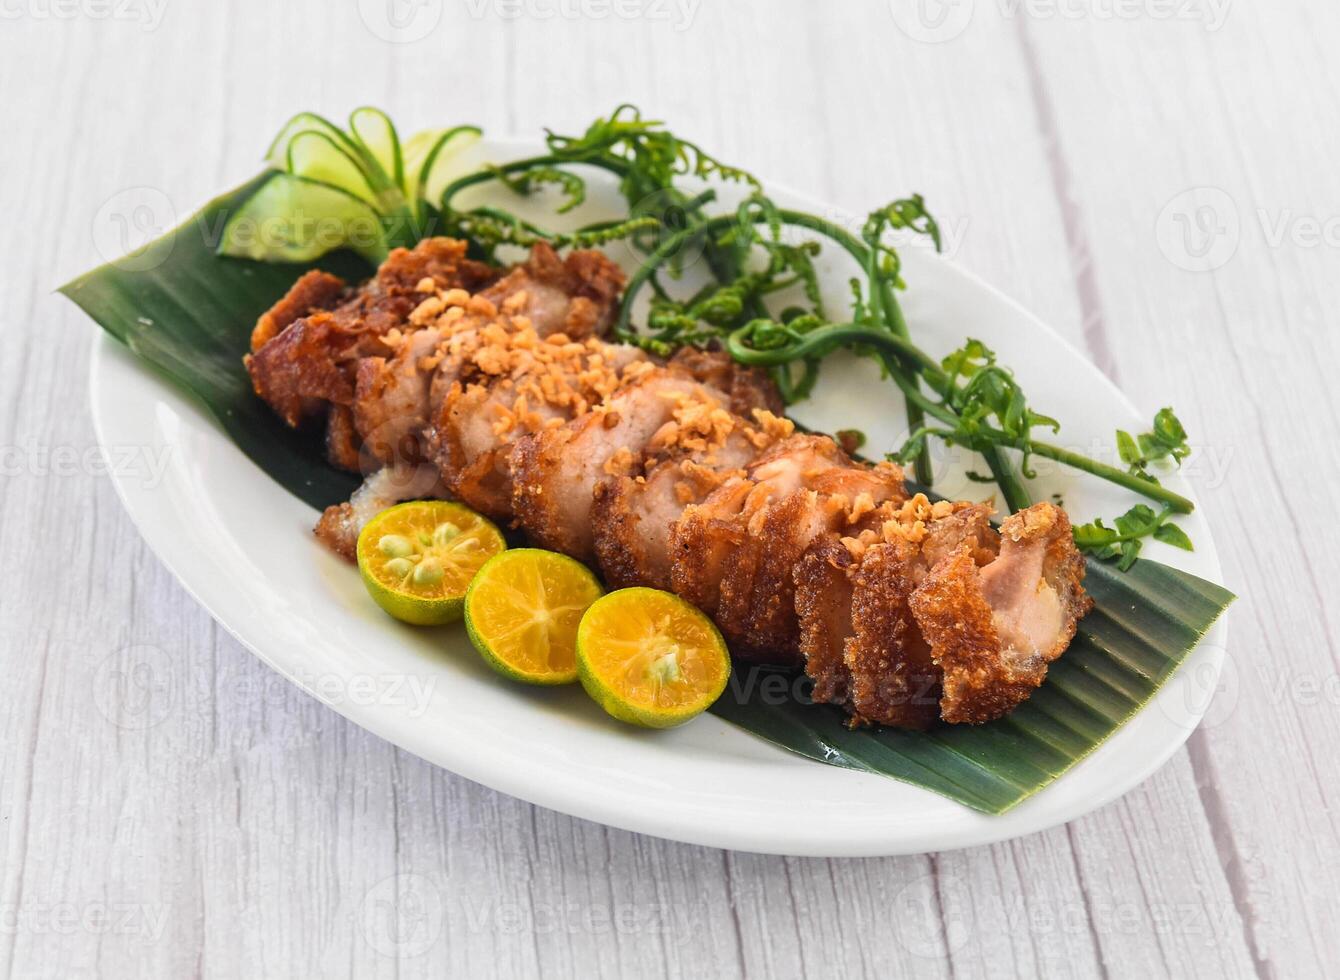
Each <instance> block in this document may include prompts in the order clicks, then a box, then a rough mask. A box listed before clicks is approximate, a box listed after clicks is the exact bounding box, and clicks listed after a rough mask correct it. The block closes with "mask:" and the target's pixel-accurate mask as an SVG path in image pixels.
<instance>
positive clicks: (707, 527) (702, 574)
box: [670, 477, 753, 617]
mask: <svg viewBox="0 0 1340 980" xmlns="http://www.w3.org/2000/svg"><path fill="white" fill-rule="evenodd" d="M752 490H753V484H752V483H750V482H749V481H748V480H745V479H742V478H738V477H737V478H734V479H730V480H727V481H726V482H725V483H724V484H722V485H721V486H720V487H719V488H718V489H716V490H714V491H712V493H711V494H709V495H708V497H707V499H706V500H704V501H703V502H702V503H701V504H694V505H690V506H689V507H686V508H685V509H684V514H683V516H681V517H680V519H679V520H678V521H677V522H676V523H675V526H674V529H673V530H672V531H671V535H670V548H671V556H672V557H671V566H670V582H671V587H672V589H673V591H674V592H676V593H677V594H679V595H680V596H683V597H684V598H685V599H687V600H688V601H689V602H691V603H693V604H694V605H695V606H697V607H698V608H699V609H701V610H702V611H703V612H705V613H707V614H708V615H709V616H713V617H715V616H716V612H717V606H718V604H719V603H720V600H721V580H722V579H723V578H724V577H725V575H726V570H727V568H728V567H729V566H730V564H731V563H732V562H733V561H734V560H735V557H736V555H737V554H738V552H739V550H740V547H741V545H742V544H743V543H744V542H745V540H746V538H747V532H746V530H745V528H744V525H743V523H742V522H741V521H740V520H739V519H738V516H739V512H740V508H741V507H742V506H743V504H744V500H745V498H746V497H747V496H748V494H749V493H750V492H751V491H752Z"/></svg>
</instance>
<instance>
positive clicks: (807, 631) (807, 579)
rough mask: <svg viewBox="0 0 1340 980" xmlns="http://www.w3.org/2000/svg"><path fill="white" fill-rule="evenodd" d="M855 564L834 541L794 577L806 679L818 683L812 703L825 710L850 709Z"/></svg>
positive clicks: (812, 553) (818, 547) (822, 544)
mask: <svg viewBox="0 0 1340 980" xmlns="http://www.w3.org/2000/svg"><path fill="white" fill-rule="evenodd" d="M855 564H856V561H855V559H854V558H853V557H852V554H851V552H850V551H848V550H847V548H846V547H845V546H844V545H843V544H842V543H841V542H840V541H838V540H836V539H835V538H828V539H825V540H822V541H819V542H817V543H816V544H815V545H814V546H813V547H812V548H810V550H809V551H808V552H806V554H805V556H804V557H803V558H802V559H801V560H800V562H799V563H797V565H796V567H795V570H794V571H793V573H792V575H793V578H794V580H795V588H796V616H797V617H798V619H799V621H800V652H801V656H803V657H804V658H805V673H807V674H809V676H810V677H811V678H812V679H813V680H814V690H813V691H812V693H811V695H810V696H811V697H812V698H813V699H814V700H815V701H818V702H820V703H824V704H846V703H847V701H848V698H849V696H850V695H849V692H850V687H851V674H850V672H849V671H848V669H847V663H846V659H845V657H846V648H847V638H848V637H849V636H850V635H851V631H852V581H851V575H852V571H853V567H854V566H855Z"/></svg>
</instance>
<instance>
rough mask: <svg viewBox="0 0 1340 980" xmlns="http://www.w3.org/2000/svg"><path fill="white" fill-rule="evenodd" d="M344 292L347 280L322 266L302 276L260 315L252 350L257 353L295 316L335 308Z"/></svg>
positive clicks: (255, 328) (253, 333)
mask: <svg viewBox="0 0 1340 980" xmlns="http://www.w3.org/2000/svg"><path fill="white" fill-rule="evenodd" d="M343 292H344V280H343V279H341V278H340V277H339V276H332V275H331V274H330V273H328V272H322V271H321V270H320V269H313V270H311V271H310V272H305V273H303V274H302V275H301V276H299V277H298V281H297V282H295V283H294V284H293V285H292V286H291V287H289V291H288V292H287V293H285V294H284V298H283V299H281V300H280V301H279V302H278V303H276V304H275V305H274V306H272V307H270V308H269V309H268V310H266V311H265V312H264V313H262V314H261V315H260V319H258V320H257V321H256V326H255V327H254V328H253V329H252V331H251V351H252V353H253V354H254V353H255V352H256V351H258V350H260V349H261V347H263V346H264V345H265V344H267V343H269V342H270V341H271V340H273V339H274V338H275V337H276V336H278V334H279V331H281V330H283V329H284V328H285V327H287V326H288V325H289V324H290V323H292V322H293V321H294V320H297V319H299V318H300V317H304V316H308V315H310V314H312V313H315V312H317V311H319V310H329V309H331V308H333V307H334V306H335V304H336V301H337V300H339V298H340V294H341V293H343Z"/></svg>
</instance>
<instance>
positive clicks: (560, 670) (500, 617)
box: [465, 548, 603, 684]
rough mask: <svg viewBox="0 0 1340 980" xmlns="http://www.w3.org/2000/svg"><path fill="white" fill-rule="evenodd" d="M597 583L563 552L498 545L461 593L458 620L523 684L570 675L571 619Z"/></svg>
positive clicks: (494, 662)
mask: <svg viewBox="0 0 1340 980" xmlns="http://www.w3.org/2000/svg"><path fill="white" fill-rule="evenodd" d="M602 592H603V590H602V589H601V587H600V583H599V582H598V581H597V580H596V577H595V576H594V575H592V574H591V572H590V571H589V570H588V569H587V568H586V566H585V565H583V564H581V563H580V562H577V561H574V560H573V559H571V558H569V557H568V556H567V555H560V554H558V553H557V552H553V551H541V550H540V549H538V548H516V549H513V550H512V551H505V552H503V553H502V554H501V555H498V556H496V557H495V558H491V559H489V561H488V562H487V564H485V565H484V567H483V568H481V569H480V570H479V574H477V575H476V576H475V578H474V581H473V582H471V583H470V589H469V591H468V592H467V593H466V596H465V627H466V630H467V631H468V632H469V634H470V642H472V643H473V644H474V645H475V649H476V650H478V651H479V654H480V656H482V657H483V658H484V660H485V661H486V662H487V663H488V664H489V665H490V666H491V667H493V669H494V670H496V671H498V672H499V673H500V674H503V675H504V676H506V677H510V678H512V679H513V680H517V681H523V682H525V683H527V684H569V683H571V682H572V681H575V680H576V679H577V654H576V645H577V624H578V623H580V622H581V619H582V614H583V613H584V612H586V610H587V608H589V607H590V605H591V603H593V602H595V601H596V600H597V599H599V598H600V596H601V594H602Z"/></svg>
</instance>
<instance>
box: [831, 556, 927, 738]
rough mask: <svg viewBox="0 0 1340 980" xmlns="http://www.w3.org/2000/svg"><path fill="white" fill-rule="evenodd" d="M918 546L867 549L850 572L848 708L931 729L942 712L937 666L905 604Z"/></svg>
mask: <svg viewBox="0 0 1340 980" xmlns="http://www.w3.org/2000/svg"><path fill="white" fill-rule="evenodd" d="M916 558H917V548H916V546H915V545H911V544H909V543H906V542H897V543H893V544H880V545H876V546H875V547H873V548H871V549H870V550H869V551H867V552H866V554H865V556H864V557H863V558H862V560H861V563H860V565H859V566H858V568H857V569H856V570H855V572H854V573H853V576H852V578H853V591H852V624H853V631H852V635H851V638H850V639H849V640H848V641H847V646H846V650H845V660H846V664H847V669H848V670H849V671H850V673H851V699H850V700H851V709H852V713H853V715H854V716H856V717H857V718H858V719H860V720H864V721H869V722H877V723H879V724H881V725H892V726H896V727H898V728H913V729H925V728H929V727H930V726H931V725H932V724H933V723H934V722H935V720H936V719H937V718H938V717H939V715H940V706H939V694H940V671H939V668H938V667H937V666H936V664H935V662H934V660H933V658H932V651H931V649H930V648H929V647H928V646H927V645H926V643H925V641H924V640H923V639H922V636H921V633H920V631H919V630H918V629H917V624H916V622H915V621H914V620H913V618H912V613H911V610H910V609H909V608H908V596H909V595H910V594H911V592H912V589H913V568H914V566H915V562H916Z"/></svg>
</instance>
